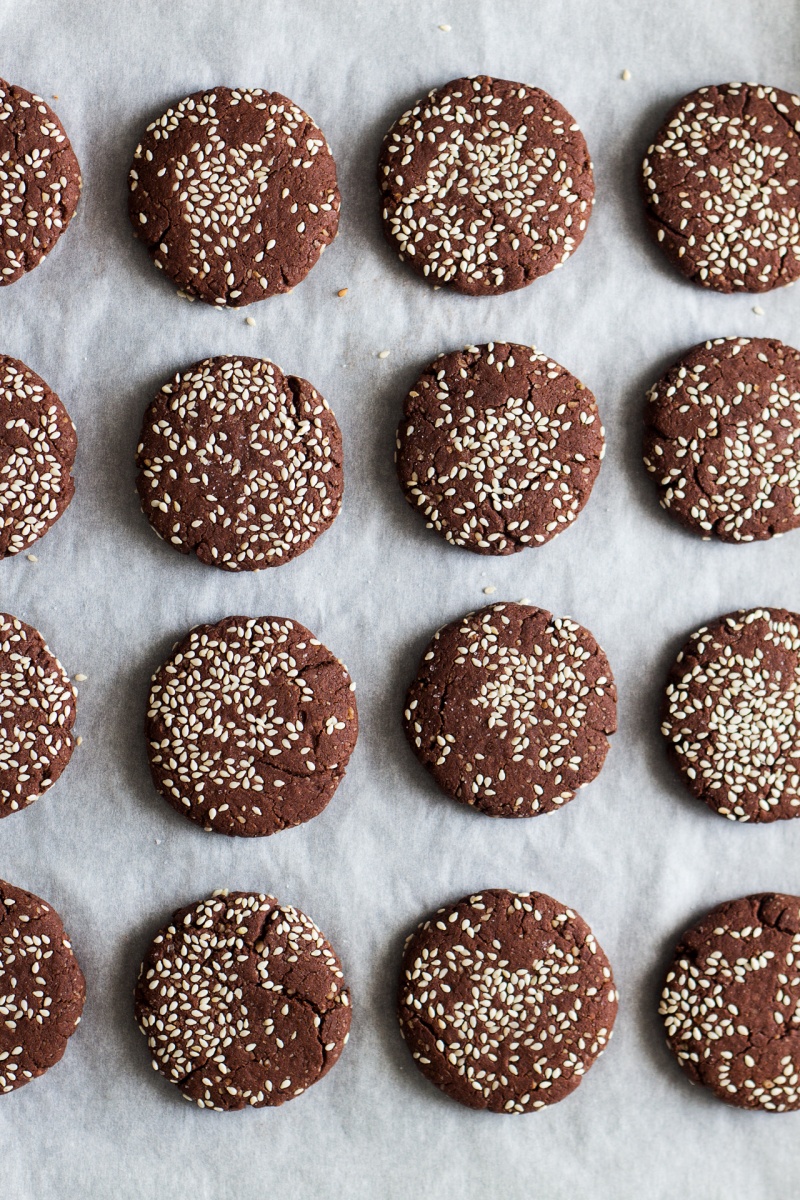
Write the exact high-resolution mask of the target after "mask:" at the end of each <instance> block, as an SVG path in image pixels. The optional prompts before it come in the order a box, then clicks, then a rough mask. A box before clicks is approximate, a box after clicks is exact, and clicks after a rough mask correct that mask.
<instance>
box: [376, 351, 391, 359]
mask: <svg viewBox="0 0 800 1200" xmlns="http://www.w3.org/2000/svg"><path fill="white" fill-rule="evenodd" d="M389 354H390V351H389V350H379V351H378V358H388V357H389Z"/></svg>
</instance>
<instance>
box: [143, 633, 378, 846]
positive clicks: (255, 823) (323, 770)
mask: <svg viewBox="0 0 800 1200" xmlns="http://www.w3.org/2000/svg"><path fill="white" fill-rule="evenodd" d="M357 736H358V710H357V707H356V698H355V684H354V683H353V681H352V680H351V678H350V676H349V674H348V673H347V669H346V667H345V666H344V665H343V663H341V662H340V661H339V660H338V659H337V658H334V656H333V654H331V652H330V650H328V649H327V647H325V646H323V644H322V643H321V642H319V641H318V640H317V639H316V638H315V637H314V636H313V634H311V633H310V632H309V630H308V629H306V628H305V626H303V625H300V624H299V622H297V621H290V620H288V619H287V618H286V617H259V618H257V619H256V618H250V617H227V618H225V620H223V621H219V622H218V623H217V624H216V625H198V626H197V627H196V628H195V629H193V630H191V632H190V633H188V634H187V636H186V637H185V638H183V640H182V641H180V642H179V643H178V644H177V646H176V647H175V649H174V651H173V653H172V655H171V657H170V658H169V660H168V661H167V662H166V663H165V664H164V665H163V666H162V667H161V668H160V669H159V670H158V671H157V672H156V674H155V675H154V676H153V679H152V684H151V689H150V697H149V701H148V707H147V720H146V737H147V749H148V757H149V761H150V773H151V776H152V779H153V783H154V784H155V787H156V789H157V790H158V791H159V792H160V793H161V795H162V796H163V797H164V799H165V800H167V801H168V802H169V803H170V804H171V805H172V807H173V808H174V809H176V810H177V811H178V812H179V813H182V814H183V815H184V816H185V817H188V818H189V819H190V820H192V821H195V822H197V824H199V825H202V826H203V828H204V829H214V830H216V831H217V832H219V833H225V834H229V835H231V836H239V837H262V836H265V835H267V834H272V833H276V832H277V831H278V830H280V829H286V828H289V827H290V826H293V825H299V824H301V823H302V822H304V821H310V820H311V818H312V817H316V816H318V815H319V813H321V812H322V810H323V809H324V808H325V806H326V805H327V803H328V801H329V800H330V799H331V797H332V796H333V793H334V792H335V791H336V789H337V787H338V786H339V784H340V783H341V780H342V778H343V777H344V773H345V769H346V767H347V763H348V761H349V759H350V755H351V753H352V751H353V748H354V746H355V744H356V738H357Z"/></svg>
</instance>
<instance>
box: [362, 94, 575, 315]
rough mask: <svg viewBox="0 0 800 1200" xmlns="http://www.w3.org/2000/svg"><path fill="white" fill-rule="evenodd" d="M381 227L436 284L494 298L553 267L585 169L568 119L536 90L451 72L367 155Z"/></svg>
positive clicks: (569, 236)
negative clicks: (374, 166)
mask: <svg viewBox="0 0 800 1200" xmlns="http://www.w3.org/2000/svg"><path fill="white" fill-rule="evenodd" d="M378 185H379V187H380V193H381V200H382V212H383V228H384V233H385V234H386V237H387V239H388V240H389V242H390V243H391V244H392V246H394V248H395V249H396V251H397V253H398V255H399V257H400V258H401V260H403V261H405V262H408V263H409V265H410V266H411V267H413V268H414V270H415V271H416V272H417V273H418V274H420V275H422V277H423V278H424V279H427V280H428V282H429V283H432V284H434V285H436V286H438V287H449V288H452V289H453V290H454V291H457V292H464V293H466V294H467V295H472V296H481V295H497V294H499V293H501V292H510V291H514V290H515V289H517V288H521V287H526V286H527V285H528V284H529V283H532V282H533V280H534V279H537V278H538V277H539V276H540V275H546V274H547V273H548V272H549V271H553V270H555V269H556V268H557V267H561V266H563V265H564V263H565V262H566V261H567V259H568V258H569V256H570V255H571V254H572V253H573V252H574V251H575V250H576V249H577V247H578V246H579V245H580V243H581V241H582V240H583V236H584V233H585V232H586V225H587V223H588V220H589V217H590V215H591V211H592V205H593V203H594V176H593V173H592V163H591V161H590V158H589V151H588V149H587V146H586V141H585V139H584V137H583V134H582V133H581V131H580V129H579V127H578V125H577V124H576V123H575V120H574V119H573V117H571V116H570V114H569V113H568V112H567V110H566V109H565V108H563V107H562V105H560V104H559V103H558V101H557V100H554V99H553V97H552V96H548V94H547V93H546V92H543V91H542V90H541V89H540V88H534V87H528V86H527V85H525V84H521V83H512V82H510V81H509V80H506V79H492V78H491V77H490V76H488V75H477V76H475V77H474V78H468V79H454V80H452V81H451V82H450V83H446V84H445V85H444V86H443V87H441V88H434V89H433V90H432V91H431V92H429V93H428V95H427V96H426V97H425V98H424V99H422V100H420V101H419V103H418V104H416V105H415V106H414V108H412V109H409V111H408V112H406V113H404V114H403V115H402V116H401V117H399V118H398V120H397V121H396V122H395V123H394V125H393V126H392V128H391V129H390V130H389V132H388V133H387V135H386V137H385V138H384V141H383V147H382V149H381V154H380V159H379V162H378Z"/></svg>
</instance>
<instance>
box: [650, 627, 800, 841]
mask: <svg viewBox="0 0 800 1200" xmlns="http://www.w3.org/2000/svg"><path fill="white" fill-rule="evenodd" d="M661 732H662V733H663V735H664V737H665V738H666V739H667V743H668V752H669V757H670V760H671V762H672V763H673V765H674V766H675V767H676V769H677V770H678V771H679V772H680V774H681V775H682V776H683V779H684V782H685V783H686V785H687V787H688V788H689V790H690V791H691V792H692V793H693V795H695V796H697V797H698V799H700V800H703V801H705V803H706V804H707V805H708V807H709V808H711V809H713V810H714V812H718V813H719V814H720V815H721V816H724V817H728V818H729V819H730V820H732V821H751V822H767V821H779V820H786V819H788V818H791V817H798V816H800V616H798V614H797V613H792V612H787V610H786V609H782V608H754V609H749V610H745V609H742V610H741V611H739V612H734V613H728V614H727V615H726V616H723V617H719V618H717V620H716V621H712V622H710V623H709V624H708V625H704V626H703V628H702V629H699V630H698V631H697V632H696V633H693V634H692V636H691V637H690V638H689V640H688V641H687V642H686V644H685V646H684V647H683V649H682V650H681V652H680V654H679V655H678V657H677V659H676V660H675V663H674V665H673V666H672V669H671V670H670V674H669V680H668V682H667V689H666V694H665V696H664V703H663V708H662V716H661Z"/></svg>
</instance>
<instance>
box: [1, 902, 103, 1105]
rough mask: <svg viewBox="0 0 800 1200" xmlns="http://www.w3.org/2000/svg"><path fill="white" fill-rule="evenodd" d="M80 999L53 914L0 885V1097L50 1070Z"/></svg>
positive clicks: (81, 990) (80, 982)
mask: <svg viewBox="0 0 800 1200" xmlns="http://www.w3.org/2000/svg"><path fill="white" fill-rule="evenodd" d="M85 999H86V983H85V981H84V978H83V974H82V972H81V969H80V967H79V966H78V961H77V959H76V958H75V955H74V953H73V951H72V946H71V944H70V942H69V940H68V938H67V935H66V933H65V932H64V926H63V925H62V924H61V918H60V917H59V915H58V913H57V912H54V911H53V909H52V908H51V907H50V905H49V904H45V902H44V900H40V899H39V897H38V896H34V895H33V894H32V893H31V892H24V891H23V890H22V888H16V887H12V886H11V884H10V883H5V882H4V881H3V880H2V879H0V1018H2V1019H0V1093H3V1092H13V1091H14V1089H15V1088H19V1087H22V1086H23V1085H24V1084H26V1083H30V1081H31V1080H32V1079H36V1077H37V1076H38V1075H44V1073H45V1071H49V1070H50V1068H51V1067H54V1066H55V1065H56V1063H57V1062H58V1061H59V1060H60V1058H61V1056H62V1055H63V1053H64V1051H65V1050H66V1048H67V1042H68V1041H69V1039H70V1038H71V1037H72V1035H73V1033H74V1032H75V1029H76V1026H77V1024H78V1022H79V1021H80V1019H81V1013H82V1012H83V1002H84V1000H85Z"/></svg>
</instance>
